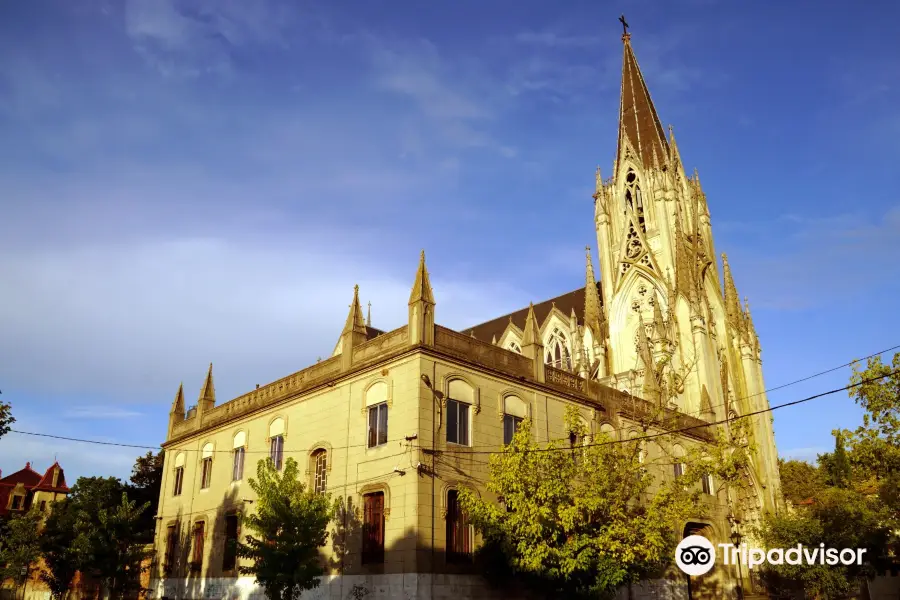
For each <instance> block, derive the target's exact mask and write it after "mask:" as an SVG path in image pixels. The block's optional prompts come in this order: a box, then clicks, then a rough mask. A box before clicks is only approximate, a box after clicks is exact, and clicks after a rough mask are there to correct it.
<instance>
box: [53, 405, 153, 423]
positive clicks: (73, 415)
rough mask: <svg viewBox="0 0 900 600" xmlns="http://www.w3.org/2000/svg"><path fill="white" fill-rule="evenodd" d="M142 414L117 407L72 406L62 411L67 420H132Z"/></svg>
mask: <svg viewBox="0 0 900 600" xmlns="http://www.w3.org/2000/svg"><path fill="white" fill-rule="evenodd" d="M143 415H144V413H142V412H138V411H136V410H128V409H126V408H122V407H118V406H108V405H107V406H102V405H101V406H74V407H72V408H68V409H66V410H64V411H63V413H62V416H64V417H66V418H67V419H91V420H96V419H113V420H114V419H134V418H137V417H141V416H143Z"/></svg>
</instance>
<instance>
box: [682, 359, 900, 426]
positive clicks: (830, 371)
mask: <svg viewBox="0 0 900 600" xmlns="http://www.w3.org/2000/svg"><path fill="white" fill-rule="evenodd" d="M898 348H900V344H898V345H896V346H892V347H890V348H885V349H884V350H880V351H878V352H873V353H872V354H869V355H868V356H863V357H862V358H855V359H853V360H851V361H850V362H847V363H844V364H842V365H839V366H837V367H832V368H830V369H826V370H824V371H820V372H818V373H815V374H813V375H808V376H806V377H803V378H802V379H797V380H795V381H791V382H789V383H783V384H781V385H778V386H775V387H772V388H768V389H765V390H763V391H761V392H756V393H755V394H750V395H748V396H741V397H740V398H737V399H736V400H735V402H740V401H741V400H749V399H750V398H755V397H756V396H762V395H763V394H768V393H769V392H774V391H777V390H781V389H784V388H786V387H790V386H792V385H797V384H798V383H803V382H804V381H809V380H810V379H814V378H816V377H821V376H822V375H827V374H828V373H832V372H834V371H837V370H838V369H843V368H845V367H849V366H851V365H852V364H854V363H856V362H858V361H863V360H868V359H870V358H873V357H875V356H881V355H882V354H884V353H885V352H890V351H891V350H897V349H898ZM728 404H729V403H728V402H722V403H719V404H714V405H713V406H712V408H719V407H721V406H727V405H728ZM700 412H702V410H701V411H698V413H697V414H700ZM685 414H691V416H694V414H693V413H685Z"/></svg>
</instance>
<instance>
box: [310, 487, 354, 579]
mask: <svg viewBox="0 0 900 600" xmlns="http://www.w3.org/2000/svg"><path fill="white" fill-rule="evenodd" d="M333 523H334V529H333V531H332V532H331V540H330V541H331V556H330V557H327V558H326V557H325V554H324V552H322V553H320V556H322V560H323V561H325V562H326V571H325V572H326V573H329V572H330V573H333V574H335V575H342V574H344V573H346V572H347V570H348V569H350V570H352V569H353V567H354V557H355V558H356V566H359V558H360V553H359V549H360V548H361V547H362V518H361V510H360V507H359V506H357V505H356V504H355V503H354V500H353V496H347V497H346V498H344V497H343V496H342V497H340V498H338V500H337V502H336V509H335V514H334V521H333Z"/></svg>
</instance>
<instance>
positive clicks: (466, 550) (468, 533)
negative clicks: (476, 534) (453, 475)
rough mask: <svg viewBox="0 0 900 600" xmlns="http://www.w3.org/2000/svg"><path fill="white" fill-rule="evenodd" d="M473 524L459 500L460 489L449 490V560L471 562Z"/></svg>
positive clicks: (452, 561) (449, 561)
mask: <svg viewBox="0 0 900 600" xmlns="http://www.w3.org/2000/svg"><path fill="white" fill-rule="evenodd" d="M472 534H473V531H472V525H471V524H470V523H469V518H468V515H466V513H465V511H463V509H462V506H460V502H459V490H456V489H450V490H447V546H446V548H447V562H448V563H455V562H469V561H470V560H471V556H472V537H473V535H472Z"/></svg>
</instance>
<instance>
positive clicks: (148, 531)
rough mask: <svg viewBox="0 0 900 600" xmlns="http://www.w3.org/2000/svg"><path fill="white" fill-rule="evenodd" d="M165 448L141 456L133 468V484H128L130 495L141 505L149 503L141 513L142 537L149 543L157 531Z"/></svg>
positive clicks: (140, 526)
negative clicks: (156, 518)
mask: <svg viewBox="0 0 900 600" xmlns="http://www.w3.org/2000/svg"><path fill="white" fill-rule="evenodd" d="M164 460H165V450H160V451H159V452H157V453H156V454H154V453H153V452H148V453H147V454H145V455H144V456H139V457H138V458H137V460H136V461H135V463H134V467H133V468H132V470H131V485H130V486H128V497H129V498H131V499H132V500H134V501H136V502H137V503H138V504H139V505H143V504H149V508H148V509H147V510H145V511H144V512H143V513H141V522H140V525H139V528H140V530H141V532H142V538H143V539H144V541H146V542H147V543H148V544H149V543H152V542H153V536H154V534H155V533H156V520H155V516H156V512H157V506H158V505H159V492H160V488H161V487H162V474H163V461H164Z"/></svg>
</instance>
